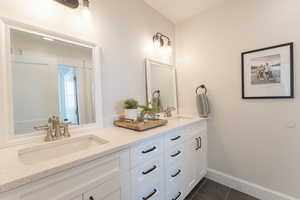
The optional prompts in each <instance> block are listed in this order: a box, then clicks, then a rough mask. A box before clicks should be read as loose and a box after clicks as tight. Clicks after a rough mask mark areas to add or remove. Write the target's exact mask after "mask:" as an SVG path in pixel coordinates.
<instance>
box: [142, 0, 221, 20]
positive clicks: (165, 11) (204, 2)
mask: <svg viewBox="0 0 300 200" xmlns="http://www.w3.org/2000/svg"><path fill="white" fill-rule="evenodd" d="M144 1H145V2H146V3H147V4H149V5H150V6H151V7H153V8H154V9H155V10H157V11H158V12H160V13H161V14H162V15H164V16H165V17H167V18H168V19H170V20H171V21H172V22H174V23H179V22H182V21H184V20H186V19H188V18H190V17H192V16H195V15H197V14H199V13H200V12H203V11H205V10H207V9H210V8H213V7H216V6H219V5H221V4H222V3H224V1H225V0H144Z"/></svg>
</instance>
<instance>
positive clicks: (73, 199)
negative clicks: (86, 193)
mask: <svg viewBox="0 0 300 200" xmlns="http://www.w3.org/2000/svg"><path fill="white" fill-rule="evenodd" d="M71 200H82V196H78V197H75V198H72V199H71Z"/></svg>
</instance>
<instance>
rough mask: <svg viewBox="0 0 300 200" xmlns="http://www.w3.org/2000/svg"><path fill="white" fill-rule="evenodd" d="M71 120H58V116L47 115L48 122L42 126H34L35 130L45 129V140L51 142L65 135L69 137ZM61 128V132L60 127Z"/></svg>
mask: <svg viewBox="0 0 300 200" xmlns="http://www.w3.org/2000/svg"><path fill="white" fill-rule="evenodd" d="M70 124H71V122H67V123H63V122H61V121H60V120H59V117H57V116H53V117H49V119H48V124H47V125H44V126H36V127H34V129H35V130H38V131H41V130H45V131H47V134H46V137H45V142H51V141H53V140H59V139H62V138H65V137H71V135H70V131H69V125H70ZM62 128H63V132H62V130H61V129H62Z"/></svg>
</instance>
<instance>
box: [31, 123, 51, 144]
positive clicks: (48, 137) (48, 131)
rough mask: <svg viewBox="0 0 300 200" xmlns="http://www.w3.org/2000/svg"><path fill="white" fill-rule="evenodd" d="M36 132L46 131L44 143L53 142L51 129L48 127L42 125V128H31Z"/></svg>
mask: <svg viewBox="0 0 300 200" xmlns="http://www.w3.org/2000/svg"><path fill="white" fill-rule="evenodd" d="M33 128H34V129H35V130H37V131H42V130H43V131H44V130H45V131H47V134H46V137H45V141H46V142H51V141H53V136H52V128H51V127H50V126H49V125H44V126H35V127H33Z"/></svg>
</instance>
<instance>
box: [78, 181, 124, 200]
mask: <svg viewBox="0 0 300 200" xmlns="http://www.w3.org/2000/svg"><path fill="white" fill-rule="evenodd" d="M118 181H120V180H117V179H116V178H114V179H112V180H109V181H107V182H106V183H104V184H102V185H99V186H97V187H95V188H94V189H92V190H90V191H88V192H85V193H84V194H83V200H110V199H112V200H121V192H120V187H119V186H118V184H116V183H117V182H118Z"/></svg>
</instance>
